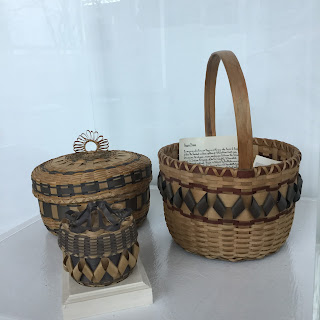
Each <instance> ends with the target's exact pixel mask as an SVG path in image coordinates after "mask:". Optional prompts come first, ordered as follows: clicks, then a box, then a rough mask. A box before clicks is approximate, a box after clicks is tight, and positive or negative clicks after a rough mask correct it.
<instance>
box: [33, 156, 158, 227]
mask: <svg viewBox="0 0 320 320" xmlns="http://www.w3.org/2000/svg"><path fill="white" fill-rule="evenodd" d="M31 178H32V188H33V190H32V191H33V194H34V196H35V197H36V198H38V200H39V208H40V213H41V217H42V219H43V222H44V224H45V226H46V227H47V228H48V229H49V231H51V232H53V233H56V232H57V230H58V228H59V223H60V221H61V220H62V219H63V218H65V212H67V211H68V210H70V209H71V210H74V211H82V210H84V208H85V207H86V205H87V204H88V203H89V202H91V201H97V200H105V201H107V202H108V203H109V204H110V205H111V206H112V207H113V208H115V209H123V208H131V209H132V211H133V212H132V214H133V216H134V218H135V219H136V222H137V225H140V224H141V223H142V222H143V221H144V219H145V218H146V215H147V213H148V209H149V203H150V191H149V184H150V181H151V179H152V171H151V162H150V160H149V159H148V158H147V157H145V156H143V155H140V154H136V153H133V152H127V151H119V150H113V151H100V152H92V153H80V154H71V155H66V156H61V157H58V158H55V159H52V160H49V161H47V162H45V163H43V164H41V165H39V166H38V167H36V168H35V169H34V170H33V172H32V176H31Z"/></svg>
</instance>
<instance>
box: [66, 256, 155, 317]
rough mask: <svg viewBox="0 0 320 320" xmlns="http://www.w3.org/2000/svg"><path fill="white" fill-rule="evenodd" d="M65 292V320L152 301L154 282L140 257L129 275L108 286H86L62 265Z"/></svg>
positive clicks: (142, 304)
mask: <svg viewBox="0 0 320 320" xmlns="http://www.w3.org/2000/svg"><path fill="white" fill-rule="evenodd" d="M62 294H63V297H62V301H63V305H62V313H63V318H64V319H65V320H71V319H72V320H73V319H81V318H84V317H89V316H95V315H102V314H104V313H106V312H111V311H119V310H123V309H129V308H133V307H142V306H148V305H150V304H152V289H151V285H150V282H149V279H148V276H147V274H146V272H145V269H144V267H143V264H142V262H141V260H140V259H138V262H137V265H136V266H135V268H134V269H133V271H132V274H131V275H130V276H129V277H128V278H127V279H125V280H123V281H121V282H119V283H115V284H113V285H111V286H107V287H97V288H94V287H85V286H83V285H80V284H78V283H77V282H76V281H74V280H73V279H72V278H71V276H70V275H69V273H67V272H66V271H64V270H63V269H62Z"/></svg>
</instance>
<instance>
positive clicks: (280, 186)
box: [158, 51, 302, 261]
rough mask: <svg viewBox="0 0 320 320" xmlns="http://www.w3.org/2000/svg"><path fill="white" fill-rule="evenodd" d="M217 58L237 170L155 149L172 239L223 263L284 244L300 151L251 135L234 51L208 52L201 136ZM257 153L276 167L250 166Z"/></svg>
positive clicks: (296, 193) (210, 109) (174, 149)
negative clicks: (225, 80) (229, 103)
mask: <svg viewBox="0 0 320 320" xmlns="http://www.w3.org/2000/svg"><path fill="white" fill-rule="evenodd" d="M220 60H222V61H223V63H224V65H225V68H226V71H227V74H228V77H229V81H230V86H231V91H232V96H233V102H234V109H235V115H236V124H237V135H238V150H239V168H237V169H234V168H221V167H213V166H202V165H199V164H192V163H188V162H185V161H179V144H178V143H174V144H171V145H168V146H165V147H163V148H161V149H160V151H159V153H158V157H159V163H160V173H159V177H158V188H159V190H160V193H161V195H162V197H163V205H164V214H165V219H166V222H167V226H168V229H169V231H170V233H171V235H172V237H173V239H174V240H175V241H176V242H177V243H178V244H179V245H180V246H181V247H182V248H184V249H185V250H187V251H190V252H193V253H197V254H200V255H203V256H205V257H207V258H212V259H213V258H219V259H225V260H230V261H238V260H243V259H257V258H262V257H264V256H266V255H268V254H270V253H273V252H276V251H277V250H279V248H280V247H281V246H282V245H283V243H284V242H285V241H286V239H287V237H288V235H289V232H290V229H291V225H292V221H293V217H294V210H295V203H296V201H298V200H299V199H300V195H301V188H302V179H301V176H300V175H299V165H300V160H301V153H300V151H299V150H298V149H297V148H296V147H294V146H292V145H290V144H287V143H284V142H280V141H277V140H269V139H259V138H252V129H251V118H250V106H249V99H248V94H247V88H246V84H245V80H244V77H243V74H242V71H241V68H240V65H239V62H238V60H237V58H236V57H235V55H234V54H233V53H232V52H230V51H220V52H216V53H214V54H212V55H211V57H210V59H209V62H208V66H207V75H206V84H205V128H206V135H207V136H212V135H216V132H215V101H214V99H215V85H216V77H217V71H218V67H219V62H220ZM256 155H262V156H265V157H268V158H271V159H274V160H278V161H280V163H279V164H272V165H270V166H259V167H256V168H253V167H252V165H253V159H254V157H255V156H256Z"/></svg>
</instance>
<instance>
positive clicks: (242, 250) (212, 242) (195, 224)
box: [164, 202, 295, 261]
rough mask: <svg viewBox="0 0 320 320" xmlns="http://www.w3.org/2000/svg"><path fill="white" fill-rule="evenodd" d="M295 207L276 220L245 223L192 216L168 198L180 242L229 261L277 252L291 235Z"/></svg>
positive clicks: (170, 219) (167, 211)
mask: <svg viewBox="0 0 320 320" xmlns="http://www.w3.org/2000/svg"><path fill="white" fill-rule="evenodd" d="M294 209H295V208H294V206H292V208H291V209H289V211H288V213H286V214H284V215H280V216H279V218H278V219H276V220H272V221H270V222H263V223H261V222H259V223H253V224H252V225H251V226H246V227H243V226H237V225H232V224H230V223H225V224H223V223H222V224H210V223H207V222H203V221H199V220H195V219H190V218H188V217H185V216H183V215H182V214H180V212H178V211H176V210H174V209H171V208H169V207H168V205H167V204H166V202H164V213H165V219H166V223H167V226H168V229H169V232H170V234H171V236H172V238H173V239H174V241H175V242H176V243H177V244H178V245H179V246H181V247H182V248H183V249H185V250H186V251H188V252H191V253H195V254H198V255H201V256H204V257H206V258H209V259H220V260H228V261H241V260H255V259H261V258H264V257H265V256H267V255H269V254H272V253H275V252H277V251H278V250H279V249H280V248H281V246H282V245H283V244H284V243H285V241H286V240H287V238H288V236H289V233H290V230H291V226H292V222H293V217H294Z"/></svg>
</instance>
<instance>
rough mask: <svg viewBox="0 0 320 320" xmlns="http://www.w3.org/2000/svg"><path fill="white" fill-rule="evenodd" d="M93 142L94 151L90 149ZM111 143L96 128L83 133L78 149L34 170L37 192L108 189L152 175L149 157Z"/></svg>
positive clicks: (57, 194) (52, 194)
mask: <svg viewBox="0 0 320 320" xmlns="http://www.w3.org/2000/svg"><path fill="white" fill-rule="evenodd" d="M88 142H93V143H95V144H96V146H97V150H95V151H87V150H86V145H87V143H88ZM108 147H109V143H108V140H107V139H104V138H103V137H102V136H101V135H99V134H98V133H97V132H96V131H95V132H93V131H89V130H88V131H87V132H86V133H84V134H81V135H80V136H79V137H78V139H77V140H76V141H75V143H74V150H75V153H73V154H67V155H64V156H60V157H58V158H55V159H51V160H48V161H46V162H44V163H42V164H40V165H39V166H37V167H36V168H35V169H34V170H33V172H32V174H31V179H32V188H33V193H34V195H35V196H36V197H37V198H39V197H41V196H48V197H51V198H52V197H59V198H63V197H66V198H70V197H77V196H81V197H82V198H83V195H89V194H90V195H92V194H95V193H101V192H108V191H110V190H113V189H118V188H122V187H125V186H127V185H129V184H134V183H138V182H140V181H148V183H149V182H150V180H151V179H152V173H151V161H150V159H149V158H148V157H146V156H144V155H141V154H138V153H134V152H129V151H123V150H111V151H109V150H108Z"/></svg>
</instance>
